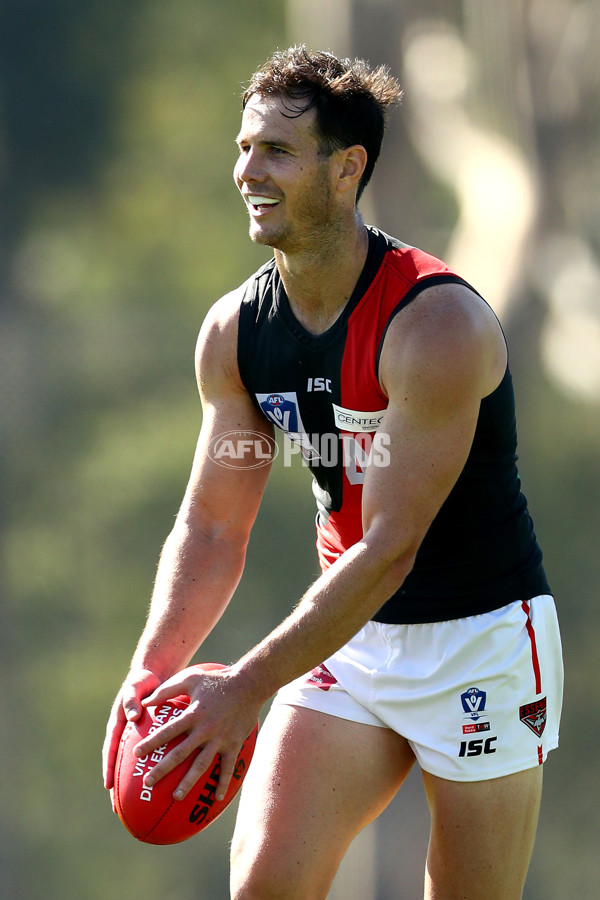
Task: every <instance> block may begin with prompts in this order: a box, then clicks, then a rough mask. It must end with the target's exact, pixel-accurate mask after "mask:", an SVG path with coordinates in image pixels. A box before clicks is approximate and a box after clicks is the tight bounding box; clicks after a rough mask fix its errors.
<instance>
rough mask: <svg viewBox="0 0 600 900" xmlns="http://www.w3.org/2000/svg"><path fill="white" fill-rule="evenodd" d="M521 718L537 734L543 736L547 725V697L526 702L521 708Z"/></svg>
mask: <svg viewBox="0 0 600 900" xmlns="http://www.w3.org/2000/svg"><path fill="white" fill-rule="evenodd" d="M519 718H520V720H521V722H522V723H523V724H524V725H527V727H528V728H530V729H531V730H532V731H533V733H534V734H535V735H537V736H538V737H541V736H542V734H543V733H544V728H545V727H546V698H545V697H542V699H541V700H536V701H535V703H526V704H525V706H521V707H520V708H519Z"/></svg>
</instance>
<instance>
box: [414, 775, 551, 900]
mask: <svg viewBox="0 0 600 900" xmlns="http://www.w3.org/2000/svg"><path fill="white" fill-rule="evenodd" d="M423 780H424V783H425V790H426V792H427V798H428V801H429V806H430V809H431V823H432V824H431V837H430V844H429V852H428V856H427V871H426V876H425V884H426V889H425V897H426V900H442V898H443V900H458V898H460V900H518V898H520V897H521V894H522V891H523V883H524V881H525V876H526V874H527V868H528V866H529V861H530V859H531V853H532V850H533V844H534V840H535V830H536V826H537V820H538V812H539V806H540V799H541V794H542V766H535V767H534V768H531V769H526V770H525V771H523V772H516V773H515V774H513V775H507V776H504V777H502V778H493V779H489V780H487V781H474V782H457V781H447V780H445V779H443V778H438V777H436V776H434V775H430V774H428V773H427V772H423Z"/></svg>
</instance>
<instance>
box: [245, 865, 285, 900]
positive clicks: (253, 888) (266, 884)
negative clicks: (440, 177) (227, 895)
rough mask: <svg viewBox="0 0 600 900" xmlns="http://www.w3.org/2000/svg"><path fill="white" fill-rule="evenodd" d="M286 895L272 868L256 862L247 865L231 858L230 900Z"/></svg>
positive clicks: (268, 899)
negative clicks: (269, 868)
mask: <svg viewBox="0 0 600 900" xmlns="http://www.w3.org/2000/svg"><path fill="white" fill-rule="evenodd" d="M288 896H289V894H286V892H285V889H284V886H283V885H282V883H281V880H280V879H278V878H277V876H276V875H274V873H273V871H272V870H271V871H269V870H268V869H267V868H266V867H265V866H261V865H260V864H259V863H257V862H254V863H250V864H249V865H247V864H242V862H241V860H240V859H239V858H232V863H231V900H284V898H285V897H288Z"/></svg>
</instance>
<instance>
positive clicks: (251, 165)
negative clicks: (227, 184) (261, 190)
mask: <svg viewBox="0 0 600 900" xmlns="http://www.w3.org/2000/svg"><path fill="white" fill-rule="evenodd" d="M233 175H234V179H235V181H236V184H237V186H238V187H239V188H241V187H242V185H244V184H251V183H252V182H259V183H263V182H265V181H266V179H267V173H266V171H265V166H264V161H263V159H262V156H261V154H260V153H258V152H257V151H256V150H254V149H248V150H246V151H245V152H244V153H241V154H240V157H239V159H238V161H237V163H236V165H235V169H234V172H233Z"/></svg>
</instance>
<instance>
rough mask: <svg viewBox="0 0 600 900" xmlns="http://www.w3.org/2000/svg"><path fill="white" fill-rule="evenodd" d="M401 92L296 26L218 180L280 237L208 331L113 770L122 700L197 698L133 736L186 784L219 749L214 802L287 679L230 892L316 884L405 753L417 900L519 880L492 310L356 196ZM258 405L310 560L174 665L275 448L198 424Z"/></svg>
mask: <svg viewBox="0 0 600 900" xmlns="http://www.w3.org/2000/svg"><path fill="white" fill-rule="evenodd" d="M399 96H400V92H399V89H398V86H397V84H396V82H395V81H394V80H393V79H392V78H391V77H390V76H389V74H388V73H387V71H386V70H385V69H376V70H371V69H370V68H369V67H368V66H367V64H365V63H363V62H361V61H357V60H355V61H353V62H351V61H349V60H343V61H340V60H338V59H336V58H335V57H334V56H332V55H331V54H328V53H310V52H308V51H307V50H306V49H305V48H303V47H299V48H292V49H290V50H288V51H286V52H285V53H277V54H275V56H274V57H273V58H272V59H271V60H269V62H268V63H266V64H265V66H264V67H263V68H262V69H260V70H259V71H258V72H257V73H256V74H255V75H254V76H253V78H252V81H251V83H250V85H249V87H248V89H247V90H246V93H245V95H244V111H243V117H242V125H241V130H240V133H239V136H238V139H237V143H238V146H239V159H238V162H237V164H236V167H235V173H234V176H235V181H236V184H237V186H238V188H239V190H240V192H241V194H242V196H243V198H244V200H245V202H246V205H247V209H248V212H249V216H250V236H251V238H252V239H253V240H254V241H256V242H257V243H262V244H266V245H268V246H270V247H272V248H273V250H274V258H273V260H272V261H271V262H270V263H268V264H267V265H266V266H264V267H263V268H262V269H261V270H260V271H259V272H258V273H257V274H256V275H255V276H253V277H252V278H251V279H250V280H249V281H248V282H246V283H245V284H244V285H242V287H241V288H239V289H238V290H236V291H233V292H232V293H231V294H228V295H227V296H225V297H223V298H222V299H221V300H220V301H219V302H218V303H217V304H216V305H215V306H214V307H213V308H212V309H211V311H210V312H209V314H208V316H207V318H206V321H205V323H204V325H203V328H202V331H201V333H200V337H199V341H198V350H197V374H198V385H199V390H200V394H201V398H202V403H203V409H204V418H203V424H202V429H201V433H200V438H199V443H198V450H197V453H196V457H195V460H194V464H193V468H192V473H191V477H190V481H189V485H188V488H187V491H186V494H185V497H184V500H183V504H182V507H181V510H180V512H179V515H178V518H177V521H176V524H175V527H174V529H173V531H172V532H171V534H170V536H169V537H168V539H167V541H166V544H165V547H164V549H163V553H162V556H161V561H160V565H159V569H158V574H157V579H156V586H155V591H154V596H153V600H152V605H151V609H150V614H149V617H148V622H147V624H146V627H145V630H144V632H143V634H142V637H141V639H140V642H139V645H138V647H137V650H136V652H135V654H134V657H133V660H132V664H131V669H130V672H129V674H128V676H127V678H126V680H125V682H124V684H123V686H122V688H121V690H120V692H119V694H118V696H117V699H116V701H115V705H114V707H113V712H112V715H111V719H110V721H109V725H108V730H107V739H106V742H105V784H106V786H107V787H108V788H110V787H111V786H112V778H113V774H112V773H113V767H114V756H115V752H116V746H117V743H118V739H119V736H120V734H121V731H122V729H123V727H124V723H125V721H126V719H127V718H129V719H135V718H137V717H138V716H139V715H140V713H141V710H142V704H144V705H151V704H154V703H157V702H160V701H162V700H165V699H167V698H168V697H172V696H176V695H178V694H181V693H186V694H188V695H189V696H190V698H191V704H190V707H189V710H188V711H187V712H186V713H185V714H184V715H182V716H181V717H180V718H179V719H177V721H176V722H175V723H173V724H171V725H168V726H166V727H163V728H160V729H158V730H157V731H156V732H155V733H154V734H153V735H152V736H151V737H149V738H147V739H145V740H144V741H143V742H141V744H140V745H139V753H140V756H142V755H144V754H145V753H147V752H148V751H149V750H151V749H153V748H155V747H157V746H160V745H161V744H164V743H166V742H167V741H168V740H170V739H171V738H172V737H173V736H174V735H175V734H182V733H185V734H186V738H185V739H184V741H183V742H182V743H181V744H179V746H178V747H177V748H176V749H175V750H173V751H172V752H171V753H170V754H168V755H167V756H165V758H164V759H163V761H162V762H160V763H158V764H157V765H156V766H155V767H154V769H153V775H152V778H153V780H154V782H155V781H156V780H158V779H159V778H160V777H162V776H163V775H165V774H166V773H167V772H168V771H170V770H171V769H172V768H173V767H174V766H175V765H176V764H178V763H179V762H180V761H181V760H182V759H184V758H186V757H187V756H188V755H189V756H190V759H191V760H192V762H191V765H190V768H189V770H188V773H187V775H186V776H185V777H184V778H183V780H182V782H181V784H180V785H179V788H178V789H177V791H176V793H175V796H176V797H183V796H185V794H186V793H187V791H188V790H189V789H190V788H191V786H192V784H193V783H194V782H195V781H196V780H197V778H198V777H199V775H200V774H201V773H202V772H203V771H204V770H205V769H206V768H207V766H208V764H209V762H210V760H211V759H212V758H213V756H214V754H215V753H217V752H219V753H220V754H221V756H222V770H221V776H220V782H219V788H218V797H219V798H221V797H222V796H223V795H224V793H225V790H226V787H227V784H228V782H229V780H230V778H231V775H232V771H233V766H234V763H235V759H236V756H237V753H238V750H239V748H240V746H241V744H242V742H243V740H244V738H245V737H246V736H247V734H248V733H249V732H250V730H251V728H252V726H253V723H254V722H255V720H256V718H257V715H258V712H259V710H260V708H261V707H262V705H263V704H264V703H265V701H266V700H267V699H268V698H269V697H270V696H271V695H272V694H273V693H274V692H275V691H276V690H278V689H281V690H280V691H279V694H278V696H277V698H276V699H275V701H274V704H273V706H272V708H271V711H270V712H269V715H268V716H267V718H266V720H265V722H264V725H263V727H262V729H261V733H260V737H259V743H258V745H257V750H256V753H255V757H254V760H253V763H252V766H251V768H250V771H249V773H248V776H247V778H246V781H245V783H244V786H243V789H242V795H241V801H240V807H239V812H238V819H237V825H236V830H235V835H234V841H233V848H232V888H231V889H232V897H234V898H236V900H242V898H243V900H249V898H261V900H267V898H286V900H294V898H303V900H308V898H311V900H313V898H324V897H326V895H327V892H328V889H329V886H330V884H331V882H332V880H333V877H334V875H335V872H336V870H337V868H338V866H339V863H340V860H341V858H342V856H343V854H344V852H345V851H346V849H347V847H348V845H349V844H350V842H351V841H352V839H353V838H354V836H355V835H356V834H357V833H358V831H359V830H360V829H362V828H363V827H364V826H365V825H366V824H367V823H368V822H370V821H371V820H372V819H373V818H375V817H376V816H377V815H378V814H379V812H381V810H383V809H384V808H385V806H386V805H387V804H388V803H389V801H390V800H391V799H392V797H393V796H394V794H395V793H396V792H397V790H398V788H399V787H400V785H401V784H402V782H403V780H404V779H405V777H406V775H407V773H408V772H409V770H410V768H411V766H412V765H413V763H414V762H415V759H416V760H417V761H418V763H419V765H420V767H421V770H422V774H423V779H424V783H425V788H426V792H427V796H428V800H429V804H430V808H431V816H432V827H431V840H430V846H429V851H428V858H427V865H426V876H425V896H426V897H427V898H444V900H449V898H458V897H461V898H468V900H479V898H485V900H496V898H497V900H500V898H501V900H515V898H518V897H520V896H521V892H522V887H523V882H524V879H525V874H526V871H527V867H528V863H529V859H530V855H531V851H532V846H533V841H534V833H535V828H536V821H537V813H538V808H539V802H540V794H541V781H542V763H543V761H544V759H545V757H546V755H547V753H548V751H549V750H550V749H552V748H553V747H555V746H556V745H557V742H558V735H557V731H558V721H559V715H560V703H561V677H562V668H561V660H560V642H559V637H558V628H557V622H556V613H555V610H554V603H553V600H552V597H551V596H550V589H549V587H548V584H547V581H546V577H545V575H544V571H543V568H542V565H541V552H540V550H539V547H538V545H537V542H536V539H535V535H534V533H533V528H532V523H531V519H530V517H529V513H528V511H527V507H526V503H525V498H524V497H523V495H522V494H521V493H520V490H519V482H518V476H517V471H516V466H515V459H516V455H515V448H516V432H515V425H514V399H513V394H512V385H511V379H510V374H509V371H508V365H507V350H506V345H505V341H504V337H503V334H502V330H501V328H500V325H499V323H498V321H497V319H496V317H495V316H494V314H493V312H492V311H491V309H490V308H489V306H487V304H486V303H485V302H484V301H483V299H482V298H481V297H479V295H478V294H476V292H475V291H474V290H473V289H472V288H470V287H469V285H467V284H466V283H465V282H464V281H463V280H462V279H460V278H459V277H458V276H457V275H455V274H454V273H452V272H450V270H449V269H448V267H447V266H445V265H444V263H442V262H440V261H439V260H437V259H435V258H433V257H431V256H429V255H427V254H425V253H422V252H421V251H419V250H415V249H414V248H411V247H407V246H406V245H405V244H402V243H400V242H399V241H396V240H394V239H392V238H389V237H387V236H386V235H384V234H382V233H381V232H378V231H377V230H376V229H372V228H367V227H366V226H365V225H364V223H363V221H362V218H361V216H360V213H359V211H358V208H357V205H356V204H357V198H358V197H359V196H360V194H361V192H362V190H363V189H364V187H365V184H366V183H367V181H368V179H369V177H370V175H371V172H372V170H373V166H374V164H375V161H376V159H377V156H378V153H379V148H380V144H381V139H382V136H383V129H384V121H385V115H386V110H387V108H388V107H389V106H390V105H391V104H392V103H395V102H397V101H398V100H399ZM274 424H276V425H277V426H278V427H280V428H282V429H283V430H284V431H286V432H287V433H288V435H289V436H290V437H291V438H292V440H294V441H295V442H296V443H298V444H299V445H300V446H301V447H302V452H303V454H304V457H305V459H306V461H307V462H308V463H309V464H310V465H311V466H312V468H313V472H314V475H315V495H316V498H317V505H318V522H317V546H318V550H319V556H320V560H321V564H322V575H321V576H320V577H319V578H318V580H317V581H316V582H315V583H314V584H313V585H312V587H310V588H309V589H308V591H307V592H306V593H305V594H304V596H303V597H302V599H301V600H300V601H299V603H298V604H297V606H296V607H295V608H294V609H293V611H292V612H291V614H290V615H289V616H288V618H287V619H285V621H284V622H283V623H282V624H281V625H280V626H279V627H278V628H276V629H275V630H274V631H273V632H272V633H271V634H269V635H268V636H267V637H265V639H264V640H263V641H262V642H261V643H260V644H258V645H257V646H256V647H254V648H253V649H252V650H251V651H250V652H249V653H247V654H246V655H245V656H244V657H243V658H242V659H240V660H239V661H238V662H236V663H235V664H234V665H232V666H230V667H228V668H226V669H224V670H220V671H217V672H211V673H207V674H204V675H202V674H198V673H197V672H196V671H191V670H185V669H184V667H185V666H186V665H187V664H188V663H189V661H190V659H191V658H192V656H193V654H194V653H195V651H196V650H197V648H198V647H199V646H201V644H202V641H203V640H204V639H205V637H206V636H207V634H208V633H209V632H210V631H211V629H212V628H213V626H214V625H215V623H216V622H217V621H218V619H219V617H220V616H221V614H222V612H223V610H224V608H225V606H226V605H227V603H228V602H229V600H230V598H231V596H232V594H233V593H234V591H235V588H236V586H237V584H238V581H239V579H240V577H241V575H242V570H243V566H244V555H245V550H246V546H247V541H248V537H249V534H250V531H251V528H252V525H253V522H254V519H255V516H256V513H257V509H258V506H259V503H260V500H261V496H262V492H263V489H264V485H265V481H266V478H267V471H268V467H266V466H261V465H258V462H259V461H260V460H258V459H256V460H255V459H250V460H249V459H247V458H245V459H244V458H240V459H239V460H238V462H239V465H236V463H235V461H234V459H233V458H231V459H230V460H229V464H228V465H227V466H224V465H222V464H221V465H220V464H219V462H222V460H219V458H218V454H217V453H216V452H215V448H216V447H217V446H218V442H219V438H220V436H222V435H225V434H228V435H232V434H234V435H235V434H238V435H239V436H240V440H242V439H243V437H244V436H245V437H246V438H247V437H248V435H249V434H250V433H253V434H254V436H255V437H257V438H259V440H257V441H256V442H255V443H258V444H260V438H263V437H264V439H265V440H270V439H272V434H273V425H274ZM252 443H253V442H252V441H251V442H246V443H244V444H243V446H244V448H245V449H248V448H249V447H250V445H251V444H252ZM325 450H327V453H326V452H325ZM239 457H243V454H239ZM182 670H183V671H182ZM148 783H153V782H148ZM474 876H475V877H474Z"/></svg>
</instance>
